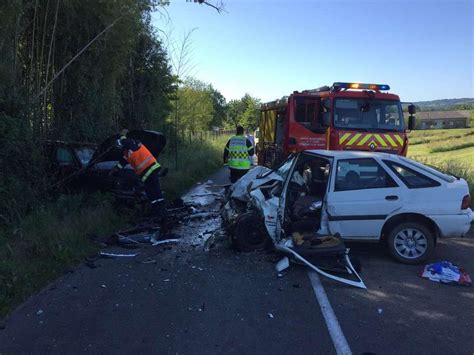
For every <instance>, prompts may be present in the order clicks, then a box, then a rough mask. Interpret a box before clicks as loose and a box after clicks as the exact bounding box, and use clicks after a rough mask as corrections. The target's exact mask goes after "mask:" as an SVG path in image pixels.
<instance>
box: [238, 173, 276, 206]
mask: <svg viewBox="0 0 474 355" xmlns="http://www.w3.org/2000/svg"><path fill="white" fill-rule="evenodd" d="M269 172H271V170H270V169H268V168H266V167H264V166H257V167H255V168H253V169H251V170H250V171H249V172H248V173H247V174H245V175H244V176H242V177H241V178H240V179H239V180H237V181H236V182H235V183H234V184H233V185H232V187H231V190H230V191H231V197H232V198H235V199H237V200H240V201H244V202H245V201H248V199H249V193H250V191H252V190H254V189H256V188H258V187H260V186H262V185H264V184H266V183H267V182H269V181H271V180H278V181H282V180H283V178H282V177H281V176H280V175H278V174H275V173H274V172H271V173H269ZM268 173H269V174H268ZM265 174H267V175H266V176H265V177H261V178H257V177H258V176H262V175H265Z"/></svg>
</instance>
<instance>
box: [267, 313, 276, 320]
mask: <svg viewBox="0 0 474 355" xmlns="http://www.w3.org/2000/svg"><path fill="white" fill-rule="evenodd" d="M267 316H268V318H271V319H273V318H275V317H274V316H273V314H272V313H267Z"/></svg>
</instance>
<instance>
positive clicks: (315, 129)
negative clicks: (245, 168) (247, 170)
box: [257, 82, 415, 167]
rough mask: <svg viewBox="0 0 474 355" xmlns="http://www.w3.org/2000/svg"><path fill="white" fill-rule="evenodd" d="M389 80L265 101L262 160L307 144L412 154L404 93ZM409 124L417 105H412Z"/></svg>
mask: <svg viewBox="0 0 474 355" xmlns="http://www.w3.org/2000/svg"><path fill="white" fill-rule="evenodd" d="M388 90H390V87H389V86H388V85H379V84H361V83H340V82H338V83H334V84H333V85H332V86H331V87H329V86H323V87H320V88H318V89H314V90H305V91H302V92H298V91H295V92H293V93H292V94H291V95H290V96H285V97H283V98H282V99H279V100H275V101H272V102H268V103H265V104H262V106H261V118H260V124H259V136H258V146H257V154H258V162H259V164H260V165H266V166H269V167H273V166H275V165H276V164H278V163H279V162H281V161H282V160H283V159H285V158H286V157H287V156H288V155H289V154H290V153H292V152H298V151H301V150H305V149H328V150H345V149H347V150H369V151H381V152H386V153H392V154H400V155H406V154H407V149H408V137H407V133H406V132H407V129H406V127H405V121H404V118H403V110H402V105H401V102H400V98H399V97H398V96H397V95H394V94H390V93H388V92H387V91H388ZM408 112H409V113H410V117H409V120H408V130H410V129H413V128H414V126H415V117H414V116H413V114H414V113H415V106H414V105H412V104H410V105H409V106H408Z"/></svg>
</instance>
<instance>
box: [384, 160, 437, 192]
mask: <svg viewBox="0 0 474 355" xmlns="http://www.w3.org/2000/svg"><path fill="white" fill-rule="evenodd" d="M383 162H384V163H385V164H387V165H388V167H389V168H390V169H391V170H392V171H393V172H394V173H395V174H396V175H397V176H398V177H399V178H400V180H402V181H403V183H404V184H405V185H407V187H408V188H409V189H421V188H426V187H436V186H440V185H441V184H440V183H439V182H437V181H435V180H433V179H431V178H429V177H428V176H426V175H423V174H421V173H419V172H417V171H415V170H413V169H410V168H409V167H407V166H405V165H402V164H398V163H395V162H393V161H390V160H384V161H383Z"/></svg>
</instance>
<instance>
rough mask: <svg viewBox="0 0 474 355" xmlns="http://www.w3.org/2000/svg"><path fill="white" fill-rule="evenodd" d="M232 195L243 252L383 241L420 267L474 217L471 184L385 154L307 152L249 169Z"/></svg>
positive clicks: (230, 206)
mask: <svg viewBox="0 0 474 355" xmlns="http://www.w3.org/2000/svg"><path fill="white" fill-rule="evenodd" d="M229 196H230V198H229V201H228V202H227V203H226V205H225V206H224V210H223V215H224V220H225V222H226V227H227V229H228V231H229V234H230V236H231V241H232V243H233V244H234V245H235V246H237V247H238V248H240V249H244V250H258V249H264V248H267V247H269V246H275V247H276V248H277V249H280V248H279V246H283V245H286V246H288V245H290V246H292V247H294V246H295V243H294V242H295V235H296V236H297V237H296V238H298V235H300V234H301V235H305V234H306V235H308V234H313V235H315V236H337V237H339V238H342V240H347V241H364V242H367V241H382V242H385V243H386V245H387V246H388V250H389V251H390V254H391V255H392V256H393V257H394V258H395V259H396V260H398V261H400V262H402V263H407V264H417V263H421V262H423V261H425V260H426V259H427V258H428V257H429V255H430V254H431V252H432V251H433V248H434V247H435V245H436V241H437V239H438V238H444V237H460V236H464V235H465V234H466V233H467V232H468V230H469V228H470V226H471V223H472V221H473V218H474V217H473V212H472V210H471V208H470V207H471V197H470V196H469V189H468V185H467V183H466V181H465V180H463V179H461V178H459V177H456V176H453V175H449V174H446V173H443V172H440V171H438V170H436V169H434V168H431V167H429V166H426V165H424V164H421V163H418V162H416V161H413V160H411V159H407V158H405V157H402V156H398V155H391V154H385V153H372V152H356V151H327V150H310V151H304V152H301V153H298V154H294V155H291V156H290V157H289V158H288V159H287V160H286V161H285V162H283V163H282V164H281V165H280V166H279V167H278V168H277V169H275V170H270V169H267V168H265V167H261V166H259V167H256V168H254V169H252V170H250V171H249V172H248V173H247V174H246V175H245V176H243V177H242V178H241V179H240V180H239V181H237V182H236V183H235V184H234V185H233V186H232V187H231V190H230V195H229ZM280 250H281V249H280Z"/></svg>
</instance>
